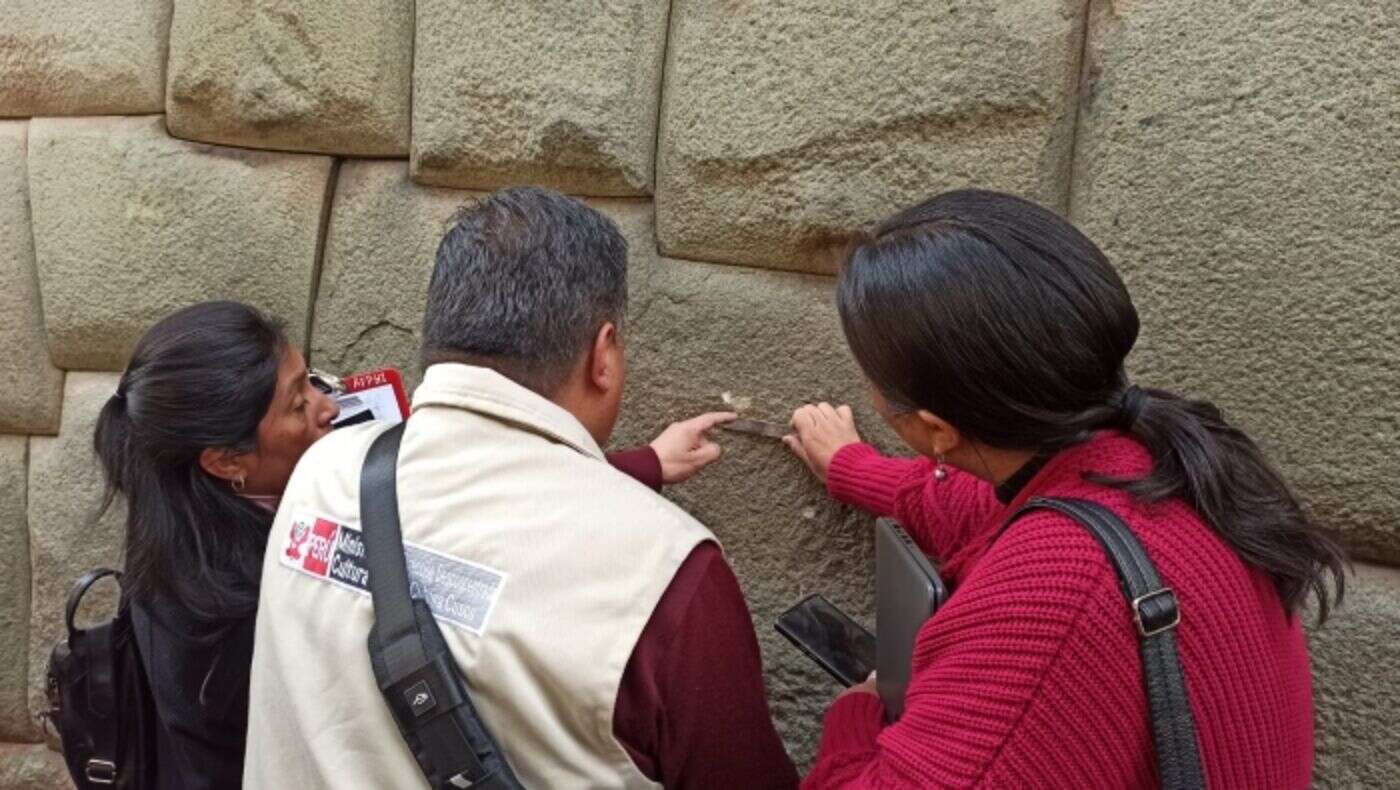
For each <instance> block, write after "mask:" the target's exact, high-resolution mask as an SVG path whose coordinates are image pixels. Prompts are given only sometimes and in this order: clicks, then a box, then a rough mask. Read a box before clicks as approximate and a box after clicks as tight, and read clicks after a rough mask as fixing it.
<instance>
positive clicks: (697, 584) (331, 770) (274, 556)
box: [245, 189, 797, 790]
mask: <svg viewBox="0 0 1400 790" xmlns="http://www.w3.org/2000/svg"><path fill="white" fill-rule="evenodd" d="M626 280H627V248H626V242H625V241H624V240H623V238H622V236H621V234H619V233H618V231H617V228H616V227H615V226H614V225H613V223H612V222H611V221H610V220H608V219H607V218H606V217H604V216H603V215H602V214H600V213H598V212H597V211H595V210H593V209H591V208H589V207H588V206H586V205H584V204H582V203H580V202H578V201H576V200H572V199H570V198H567V197H564V196H562V195H559V194H557V193H553V192H550V191H547V190H540V189H511V190H503V191H501V192H497V193H495V194H493V195H491V196H490V197H488V198H486V199H484V200H482V201H481V202H479V203H477V204H475V205H473V206H471V207H469V208H467V209H466V210H464V211H463V212H462V213H461V214H460V215H459V217H458V219H457V221H456V223H455V224H454V225H453V227H452V228H451V229H450V230H449V231H448V232H447V234H446V236H445V237H444V238H443V240H442V243H441V245H440V246H439V248H438V253H437V262H436V266H435V268H434V271H433V277H432V283H431V285H430V286H429V294H428V307H427V315H426V318H425V320H424V339H423V359H424V363H425V364H426V365H427V372H426V375H425V377H424V381H423V384H422V386H421V387H419V388H418V391H417V392H416V393H415V394H414V404H413V417H412V419H410V420H409V422H408V426H407V429H406V432H405V435H404V439H403V445H402V450H401V453H400V460H399V470H398V487H399V505H400V510H401V519H402V523H403V533H404V540H405V544H406V550H407V551H408V552H410V553H413V552H421V553H422V554H421V558H420V559H421V562H420V563H419V565H420V567H424V568H428V567H431V568H433V569H434V570H433V572H432V573H431V574H423V575H422V578H418V579H416V582H417V583H418V584H419V585H420V589H421V590H422V591H423V592H424V593H425V594H426V596H427V597H428V599H429V601H430V602H432V603H434V612H435V614H436V615H437V616H438V618H439V620H440V621H441V622H442V624H443V631H444V634H445V636H446V637H447V640H448V642H449V646H450V647H451V649H452V652H453V655H454V657H455V658H456V659H457V661H458V662H459V664H460V665H461V666H462V668H463V669H464V670H465V673H466V675H467V677H468V678H469V679H470V682H471V693H472V696H473V700H474V702H475V703H476V705H477V706H478V708H479V709H480V711H481V713H482V715H483V717H484V718H485V720H486V723H487V725H488V726H489V727H490V728H491V729H492V731H493V732H494V733H495V735H496V738H497V740H498V741H499V742H500V743H501V745H502V748H503V750H504V751H505V753H506V756H507V758H508V759H509V761H510V763H511V765H512V767H513V768H514V769H515V771H516V773H517V774H518V775H519V777H520V778H521V780H522V781H523V782H524V783H525V784H526V785H527V786H531V787H644V786H652V785H654V784H656V783H663V784H665V785H667V786H676V787H683V786H690V787H701V786H715V787H720V786H723V787H735V786H750V787H757V786H763V787H771V786H779V787H782V786H792V785H795V784H796V781H797V776H796V773H795V771H794V769H793V766H792V763H791V762H790V760H789V759H788V757H787V755H786V753H785V752H784V751H783V747H782V744H781V741H780V740H779V738H778V736H777V734H776V733H775V732H774V730H773V726H772V723H771V720H770V719H769V713H768V707H767V703H766V701H765V699H764V693H763V683H762V676H761V666H760V661H759V656H758V646H757V642H756V640H755V638H754V634H753V625H752V621H751V619H750V617H749V614H748V610H747V607H746V606H745V604H744V600H743V597H742V595H741V593H740V591H739V587H738V583H737V581H736V580H735V578H734V575H733V573H732V572H731V570H730V569H729V567H728V565H727V564H726V562H725V560H724V557H723V555H722V554H721V553H720V551H719V548H718V547H717V546H716V544H715V542H714V538H713V536H712V535H711V534H710V533H709V531H708V530H706V529H705V528H704V527H703V526H701V525H700V524H699V523H698V522H696V521H695V520H694V519H692V518H691V517H690V516H688V515H687V514H685V513H684V512H683V511H681V510H680V509H679V508H676V507H675V506H673V505H671V504H670V503H669V502H667V501H666V500H664V499H662V498H660V497H658V496H657V495H656V494H655V493H653V492H652V491H649V490H647V489H646V488H645V487H643V486H641V485H638V484H637V483H636V482H634V481H633V480H631V479H630V478H628V477H626V476H624V475H622V474H620V473H619V472H617V471H615V470H614V469H613V468H611V467H610V466H609V465H608V464H607V463H605V462H604V458H603V455H602V453H601V451H600V450H599V445H601V444H603V443H605V442H606V440H607V438H608V436H609V434H610V433H611V432H612V428H613V424H614V423H615V421H616V419H617V414H618V408H619V404H620V402H621V395H622V385H623V379H624V378H625V361H624V354H623V345H622V340H621V337H620V330H619V326H620V325H621V320H622V316H623V313H624V311H625V307H626V293H627V283H626ZM382 430H383V428H382V426H372V425H371V426H358V427H355V428H350V429H345V430H343V431H339V432H337V433H335V434H333V435H332V436H330V437H328V438H327V439H325V440H323V441H322V442H321V443H319V444H317V445H316V446H314V447H313V448H312V449H311V450H310V451H309V452H308V453H307V454H306V456H305V457H304V458H303V460H302V462H301V464H300V466H299V467H298V469H297V471H296V473H295V475H294V476H293V478H292V481H291V483H290V485H289V486H288V488H287V491H286V494H285V495H284V498H283V500H282V507H281V509H280V510H279V512H278V516H277V520H276V522H275V523H274V524H273V527H272V533H271V539H270V541H269V549H268V555H267V559H266V562H265V565H264V571H263V586H262V601H261V606H260V608H259V612H258V625H257V637H256V648H255V655H254V660H253V679H252V688H251V706H250V707H251V712H250V723H249V738H248V757H247V766H246V772H245V786H247V787H253V788H271V787H278V788H282V787H295V788H298V790H310V788H317V787H376V788H398V787H404V788H408V787H413V788H417V787H422V786H423V785H424V780H423V778H422V776H421V774H420V773H419V769H418V766H417V765H416V763H415V762H414V760H413V757H412V756H411V755H410V754H409V752H408V749H407V748H406V746H405V745H404V743H403V741H402V740H401V739H400V738H399V735H398V732H397V730H396V729H395V725H394V723H393V719H392V718H391V717H390V714H389V711H388V710H387V708H386V707H385V704H384V701H383V699H382V698H381V696H380V694H379V691H378V689H377V687H376V686H375V682H374V676H373V674H372V672H371V669H370V666H369V658H368V654H367V651H366V648H365V639H366V635H367V634H368V632H369V629H370V625H371V622H372V611H371V606H370V600H369V598H368V596H367V595H366V594H365V593H364V592H363V591H362V590H361V589H359V588H358V587H357V585H356V584H355V583H354V579H346V578H344V574H345V570H344V569H345V568H346V567H347V563H349V565H353V564H354V562H353V561H354V559H355V558H354V557H353V556H350V555H353V553H354V552H353V549H354V547H355V546H356V545H357V543H358V537H359V534H360V533H359V501H358V499H359V472H360V466H361V462H362V460H363V458H364V455H365V452H366V449H367V448H368V445H369V443H370V442H371V441H372V440H373V439H374V438H375V437H376V436H377V435H378V434H379V433H380V432H381V431H382ZM308 530H309V533H308ZM297 534H302V535H305V534H310V535H311V536H312V538H311V539H310V540H311V542H312V544H314V545H311V546H310V548H307V545H308V543H307V541H302V542H301V543H300V544H298V546H297V548H298V551H297V552H296V555H297V556H295V557H292V556H290V554H289V552H286V551H284V550H283V547H284V546H287V545H290V541H291V540H292V539H293V536H294V535H297ZM342 555H344V556H342ZM411 564H412V563H411ZM338 574H339V575H338Z"/></svg>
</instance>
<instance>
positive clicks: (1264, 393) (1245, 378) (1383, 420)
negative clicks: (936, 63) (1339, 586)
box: [1072, 0, 1400, 563]
mask: <svg viewBox="0 0 1400 790" xmlns="http://www.w3.org/2000/svg"><path fill="white" fill-rule="evenodd" d="M1395 8H1396V6H1394V5H1393V4H1385V3H1353V2H1346V1H1345V0H1329V1H1328V2H1319V3H1307V4H1304V3H1283V4H1280V3H1273V2H1268V0H1252V1H1251V2H1238V3H1228V4H1220V3H1207V2H1204V1H1203V0H1182V1H1180V2H1171V3H1142V2H1131V3H1125V2H1115V3H1101V2H1100V3H1096V6H1095V11H1094V13H1093V15H1092V23H1091V25H1090V28H1089V39H1088V41H1089V45H1088V52H1087V54H1086V59H1087V61H1088V62H1087V67H1088V72H1087V73H1088V84H1087V85H1086V87H1085V91H1086V99H1085V102H1084V105H1083V109H1082V111H1081V115H1080V130H1079V135H1078V141H1077V151H1078V156H1077V160H1076V174H1075V179H1074V195H1073V201H1072V202H1073V218H1074V219H1075V221H1076V222H1077V223H1078V224H1079V226H1080V227H1081V228H1082V229H1083V230H1084V231H1085V232H1086V233H1087V234H1088V235H1089V236H1090V237H1091V238H1093V239H1094V240H1095V241H1096V242H1098V243H1099V244H1100V245H1101V246H1102V247H1103V249H1104V251H1105V252H1106V253H1107V254H1108V256H1109V258H1110V259H1111V260H1113V262H1114V263H1115V264H1116V265H1117V266H1118V268H1119V270H1120V271H1121V272H1122V273H1123V276H1124V279H1125V280H1126V281H1127V283H1128V286H1129V289H1130V290H1131V291H1132V293H1133V295H1134V298H1135V300H1136V302H1137V305H1138V308H1139V311H1140V312H1141V316H1142V321H1143V329H1142V334H1141V337H1140V339H1139V341H1138V350H1137V351H1136V352H1135V354H1134V355H1133V357H1131V358H1130V360H1129V363H1130V367H1131V369H1132V372H1133V374H1134V376H1135V377H1136V379H1137V380H1138V382H1139V383H1142V384H1146V385H1153V386H1161V387H1165V388H1168V389H1171V390H1177V391H1180V392H1182V393H1188V394H1190V395H1193V396H1198V397H1205V398H1208V399H1210V400H1213V401H1215V402H1216V403H1217V404H1219V405H1220V406H1221V407H1223V408H1224V409H1225V410H1226V412H1227V416H1228V417H1230V418H1231V419H1233V420H1235V421H1236V422H1237V423H1238V424H1240V425H1241V426H1243V427H1244V428H1245V429H1246V430H1247V431H1248V432H1249V433H1250V434H1251V435H1252V436H1254V437H1255V438H1256V440H1258V441H1259V442H1260V444H1262V445H1263V446H1264V447H1265V449H1266V450H1267V451H1268V452H1269V453H1270V455H1271V456H1272V458H1273V459H1274V460H1275V462H1276V463H1277V464H1278V465H1279V466H1280V467H1281V469H1282V471H1283V473H1284V474H1285V476H1286V477H1288V478H1289V480H1290V481H1291V482H1292V483H1293V484H1294V486H1295V487H1296V490H1297V492H1298V493H1299V494H1300V496H1301V497H1302V498H1303V499H1304V500H1305V501H1306V502H1307V504H1308V505H1309V506H1310V508H1311V509H1312V511H1313V512H1314V513H1315V514H1316V515H1317V516H1318V518H1319V519H1320V520H1321V521H1323V522H1325V523H1326V524H1328V525H1330V526H1332V527H1336V528H1339V529H1343V530H1345V534H1346V537H1347V538H1348V540H1349V541H1350V543H1351V545H1352V546H1353V548H1354V549H1355V551H1356V552H1357V554H1358V555H1359V556H1361V557H1366V558H1372V559H1382V560H1385V561H1387V562H1390V563H1396V562H1400V488H1398V487H1397V486H1396V485H1395V480H1396V479H1397V478H1400V453H1397V451H1396V448H1397V447H1400V418H1397V413H1400V412H1397V410H1396V407H1395V402H1396V401H1395V395H1396V393H1397V392H1400V355H1397V353H1396V349H1397V348H1400V321H1397V320H1396V314H1397V312H1400V266H1397V262H1400V211H1398V210H1397V207H1400V91H1397V90H1396V89H1395V86H1396V85H1397V84H1400V58H1397V57H1396V56H1395V51H1396V50H1395V43H1396V41H1400V15H1397V14H1396V13H1395V12H1394V11H1395Z"/></svg>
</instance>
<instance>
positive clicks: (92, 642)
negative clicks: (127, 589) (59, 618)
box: [43, 568, 157, 790]
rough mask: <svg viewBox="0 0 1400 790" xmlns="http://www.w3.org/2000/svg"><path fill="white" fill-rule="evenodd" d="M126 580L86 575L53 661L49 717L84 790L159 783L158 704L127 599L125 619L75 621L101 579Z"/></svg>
mask: <svg viewBox="0 0 1400 790" xmlns="http://www.w3.org/2000/svg"><path fill="white" fill-rule="evenodd" d="M109 576H110V577H113V578H114V579H116V580H117V581H118V583H120V580H121V574H120V573H119V572H117V571H114V570H112V569H110V568H99V569H97V570H94V571H89V572H88V573H86V574H84V575H83V577H82V578H81V579H79V580H78V581H77V583H76V584H74V585H73V589H72V591H70V592H69V593H68V603H67V606H66V607H65V609H64V624H65V625H66V626H67V629H68V630H67V634H68V636H67V639H65V640H64V641H61V642H59V643H58V644H57V645H55V646H54V649H53V653H52V654H51V655H50V657H49V667H48V677H47V684H46V689H47V695H48V704H49V709H48V710H47V711H45V712H44V714H43V718H44V720H46V721H47V722H49V723H51V724H52V725H53V726H54V728H55V729H56V730H57V731H58V736H59V738H60V739H61V740H62V742H63V759H64V762H66V763H67V765H68V773H69V775H70V776H72V778H73V783H74V784H75V785H77V787H78V788H79V790H90V788H120V789H121V790H128V788H129V789H130V790H138V789H139V788H149V787H154V786H155V782H156V776H155V771H156V760H155V758H156V753H155V749H156V726H157V724H156V713H155V701H154V699H153V698H152V697H151V693H150V686H149V684H148V683H147V682H146V675H145V671H144V670H143V669H142V666H141V657H140V655H139V654H138V653H137V651H136V640H135V638H134V635H133V634H132V629H131V615H130V612H129V611H128V608H127V601H126V597H125V596H122V599H121V604H120V606H119V607H118V610H117V614H116V616H115V617H113V618H112V619H110V620H108V621H106V622H103V623H100V624H98V625H95V626H93V627H91V628H86V629H79V628H77V627H76V626H75V625H74V624H73V616H74V614H75V613H76V612H77V610H78V604H79V603H81V602H82V599H83V596H84V595H85V594H86V593H87V591H88V590H89V589H90V588H91V587H92V585H93V584H95V583H97V582H98V581H99V580H101V579H104V578H107V577H109Z"/></svg>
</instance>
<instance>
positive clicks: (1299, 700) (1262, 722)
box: [803, 432, 1313, 788]
mask: <svg viewBox="0 0 1400 790" xmlns="http://www.w3.org/2000/svg"><path fill="white" fill-rule="evenodd" d="M1150 469H1151V459H1150V457H1149V456H1148V454H1147V452H1146V450H1145V449H1144V448H1143V447H1142V446H1141V445H1140V444H1138V443H1137V442H1136V441H1135V440H1133V439H1132V438H1130V437H1128V436H1126V435H1124V434H1121V433H1117V432H1103V433H1100V434H1099V435H1097V436H1096V437H1095V438H1094V439H1093V440H1092V441H1090V442H1088V443H1086V444H1084V445H1080V446H1078V447H1074V448H1071V449H1068V450H1065V451H1063V452H1061V453H1060V454H1059V455H1057V456H1056V457H1055V458H1053V459H1051V460H1050V461H1049V463H1047V464H1046V465H1045V466H1044V468H1042V469H1041V470H1040V472H1039V473H1037V474H1036V475H1035V476H1034V477H1033V478H1032V479H1031V480H1030V481H1029V482H1028V483H1027V484H1026V486H1025V487H1024V488H1023V489H1022V490H1021V492H1020V493H1019V494H1018V495H1017V496H1016V498H1015V500H1013V501H1012V502H1011V503H1009V504H1008V505H1006V506H1003V505H1002V504H1001V503H1000V502H998V501H997V500H996V498H995V496H994V494H993V490H992V487H991V486H989V485H987V484H986V483H983V482H981V481H979V480H977V479H976V478H973V477H972V476H970V475H967V474H964V473H960V472H957V471H953V470H950V472H951V474H950V475H949V476H948V478H947V479H946V480H944V481H942V482H939V481H937V480H935V479H934V478H933V475H932V472H933V467H932V464H931V463H930V462H929V461H927V460H918V461H910V460H896V459H890V458H885V457H883V456H881V455H880V454H879V453H878V452H877V451H876V450H875V449H874V448H873V447H870V446H869V445H864V444H859V445H852V446H850V447H846V448H843V449H842V450H841V451H840V452H839V453H837V454H836V457H835V459H833V462H832V465H831V470H830V473H829V475H828V480H827V485H828V489H829V490H830V492H831V494H832V496H834V497H836V498H837V499H839V500H841V501H843V502H848V503H850V504H853V505H857V506H860V507H863V508H865V509H867V510H871V511H874V512H875V513H878V514H881V515H888V516H893V517H894V518H895V519H897V520H898V521H899V522H900V523H902V524H903V525H904V526H905V528H906V529H908V531H909V532H910V534H911V535H913V536H914V538H915V539H916V540H918V541H919V543H920V545H921V546H922V547H923V548H924V550H925V551H926V552H928V553H929V554H931V555H933V556H935V557H938V558H942V559H943V563H942V569H941V570H942V573H943V574H944V577H945V579H947V580H948V582H949V583H950V584H951V585H953V595H952V597H950V598H949V599H948V601H947V603H945V604H944V605H943V607H942V608H941V609H940V610H939V611H938V612H937V614H935V615H934V617H933V618H932V619H931V620H929V622H928V623H927V624H926V625H925V626H924V628H923V630H922V631H920V633H919V637H918V639H917V641H916V643H915V646H914V663H913V668H914V672H913V679H912V680H911V682H910V685H909V691H908V696H907V702H906V708H905V713H904V716H903V717H902V718H901V719H900V720H899V722H897V723H896V724H893V725H890V726H883V725H882V708H881V705H880V702H879V699H878V698H877V697H874V696H872V695H868V694H853V695H847V696H845V697H843V698H841V699H839V700H838V701H837V702H836V703H835V704H833V705H832V706H831V709H830V711H828V713H827V716H826V723H825V730H824V732H823V735H822V742H821V747H820V749H819V752H818V756H817V762H816V765H815V766H814V768H813V770H812V773H811V774H810V775H809V776H808V777H807V779H806V780H805V782H804V784H803V786H804V787H807V788H817V787H971V786H978V787H1038V788H1039V787H1064V788H1086V787H1155V786H1157V784H1158V782H1157V777H1156V767H1155V763H1154V756H1153V749H1152V744H1151V740H1150V735H1149V725H1148V714H1147V698H1146V694H1145V692H1144V690H1143V682H1142V670H1141V666H1140V662H1139V655H1138V644H1137V639H1136V633H1135V631H1134V626H1133V624H1132V620H1131V618H1130V617H1129V613H1128V607H1127V604H1126V602H1125V601H1124V599H1123V594H1122V592H1121V591H1120V590H1119V587H1118V583H1117V579H1116V577H1115V576H1114V572H1113V568H1112V566H1111V565H1110V564H1109V562H1108V560H1107V558H1106V557H1105V556H1104V553H1103V550H1102V549H1101V548H1100V547H1099V545H1098V544H1097V543H1096V542H1095V541H1094V538H1093V537H1092V536H1091V535H1090V534H1089V533H1088V532H1087V531H1086V530H1084V529H1083V528H1082V527H1080V526H1078V525H1077V524H1075V523H1074V522H1072V521H1070V520H1069V519H1068V518H1067V517H1065V516H1062V515H1060V514H1058V513H1054V512H1049V511H1035V512H1033V513H1032V514H1028V515H1026V516H1024V517H1023V518H1021V519H1020V520H1019V521H1017V522H1016V524H1015V526H1013V527H1012V528H1010V529H1008V530H1007V531H1006V532H1005V533H1003V534H1002V535H1001V536H1000V537H999V538H997V539H996V540H995V541H992V538H993V537H994V536H995V534H996V532H997V529H998V527H999V526H1000V524H1001V522H1002V521H1003V519H1004V518H1005V517H1006V516H1007V515H1009V514H1010V513H1011V512H1012V511H1013V510H1015V509H1016V508H1018V507H1019V506H1020V505H1021V504H1022V503H1023V502H1025V501H1026V500H1027V499H1029V498H1030V497H1032V496H1057V497H1080V498H1084V499H1091V500H1094V501H1096V502H1100V503H1102V504H1104V505H1107V506H1109V507H1111V508H1113V509H1114V511H1115V512H1116V513H1117V514H1118V515H1119V516H1120V517H1122V518H1123V519H1124V520H1125V521H1126V522H1127V523H1128V524H1129V525H1131V526H1132V528H1133V531H1134V533H1136V534H1137V536H1138V538H1139V539H1140V540H1141V541H1142V543H1143V545H1144V546H1145V547H1146V549H1147V552H1148V554H1149V555H1150V556H1151V557H1152V560H1153V562H1154V563H1155V564H1156V565H1157V568H1158V570H1159V572H1160V574H1161V576H1162V578H1163V580H1164V582H1165V584H1167V585H1168V586H1170V587H1172V588H1173V589H1174V590H1175V591H1176V595H1177V598H1178V600H1179V602H1180V606H1181V611H1182V615H1181V625H1180V626H1179V627H1178V629H1177V634H1178V642H1177V644H1178V645H1179V650H1180V653H1181V660H1182V664H1183V669H1184V672H1185V676H1186V687H1187V691H1188V693H1189V694H1190V697H1191V709H1192V711H1193V712H1194V713H1195V717H1196V727H1197V737H1198V738H1199V740H1200V750H1201V759H1202V762H1203V763H1204V769H1205V775H1206V781H1207V784H1208V785H1209V786H1210V787H1212V788H1298V787H1307V786H1308V785H1309V783H1310V782H1311V776H1312V764H1313V718H1312V685H1311V678H1310V675H1309V671H1308V655H1307V647H1306V645H1305V644H1304V641H1303V633H1302V629H1301V624H1300V622H1299V619H1300V618H1298V617H1292V618H1290V617H1289V616H1288V615H1287V614H1286V613H1285V611H1284V609H1283V607H1282V605H1281V603H1280V601H1279V598H1278V595H1277V594H1276V593H1275V591H1274V589H1273V587H1272V585H1271V584H1270V583H1269V581H1268V579H1267V578H1266V577H1265V576H1264V575H1263V574H1261V573H1259V572H1257V571H1253V570H1250V569H1249V568H1247V567H1246V566H1245V565H1244V564H1243V563H1242V562H1241V561H1240V560H1239V559H1238V558H1237V557H1236V556H1235V554H1234V553H1233V552H1231V551H1230V549H1229V548H1228V547H1227V546H1226V545H1225V543H1224V542H1222V541H1221V540H1220V538H1218V537H1217V536H1216V535H1215V534H1214V532H1213V531H1212V530H1211V529H1210V528H1209V527H1207V526H1206V525H1205V524H1204V523H1203V522H1202V521H1201V520H1200V518H1199V517H1198V516H1197V515H1196V514H1195V513H1194V511H1192V510H1191V509H1190V508H1189V507H1188V506H1186V505H1185V504H1184V503H1181V502H1168V503H1162V504H1160V505H1158V506H1155V507H1145V506H1142V505H1140V504H1138V503H1135V502H1133V501H1132V500H1131V499H1130V498H1129V497H1128V496H1127V495H1126V494H1123V493H1121V492H1118V491H1115V490H1112V489H1108V488H1105V487H1102V486H1097V485H1093V484H1091V483H1088V482H1085V481H1084V480H1083V478H1082V473H1083V472H1085V471H1094V472H1099V473H1105V474H1109V475H1113V476H1119V477H1128V476H1131V477H1137V476H1141V475H1143V474H1146V473H1147V472H1148V471H1149V470H1150Z"/></svg>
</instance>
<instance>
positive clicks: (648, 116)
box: [412, 0, 669, 195]
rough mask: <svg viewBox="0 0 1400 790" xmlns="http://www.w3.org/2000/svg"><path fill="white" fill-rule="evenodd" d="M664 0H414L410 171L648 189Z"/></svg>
mask: <svg viewBox="0 0 1400 790" xmlns="http://www.w3.org/2000/svg"><path fill="white" fill-rule="evenodd" d="M668 5H669V4H667V3H658V2H654V0H624V1H623V2H612V3H605V4H602V5H599V4H576V3H550V4H527V3H499V2H492V1H491V0H470V1H469V2H462V1H461V0H418V3H417V16H418V26H417V38H416V46H415V52H414V73H413V146H412V147H413V151H412V162H413V178H414V180H415V181H417V182H419V183H423V184H436V185H440V186H453V187H467V188H473V189H492V188H495V187H499V186H508V185H518V184H542V185H547V186H552V187H554V188H556V189H560V190H563V191H565V192H569V193H572V194H578V195H644V194H649V193H650V192H651V191H652V171H653V151H654V148H655V142H656V114H657V103H658V100H659V93H660V81H661V65H662V59H663V52H664V48H665V43H666V20H667V9H668ZM463 30H471V31H472V34H471V46H463V44H462V31H463Z"/></svg>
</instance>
